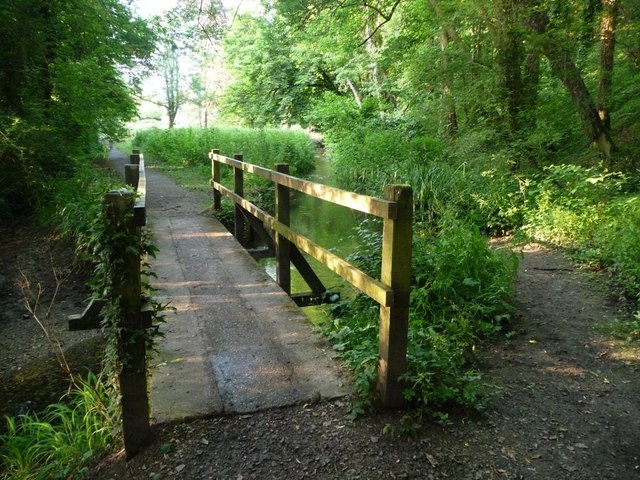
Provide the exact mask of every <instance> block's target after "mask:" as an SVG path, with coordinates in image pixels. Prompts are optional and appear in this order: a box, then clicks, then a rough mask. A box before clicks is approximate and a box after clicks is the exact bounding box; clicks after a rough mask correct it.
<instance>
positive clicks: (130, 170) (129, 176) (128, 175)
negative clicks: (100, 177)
mask: <svg viewBox="0 0 640 480" xmlns="http://www.w3.org/2000/svg"><path fill="white" fill-rule="evenodd" d="M139 161H140V157H138V162H139ZM124 181H125V183H126V184H127V185H129V186H130V187H131V188H133V189H134V190H137V188H138V183H139V182H140V165H139V163H138V164H135V163H130V164H128V165H125V166H124Z"/></svg>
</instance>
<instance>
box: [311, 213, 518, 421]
mask: <svg viewBox="0 0 640 480" xmlns="http://www.w3.org/2000/svg"><path fill="white" fill-rule="evenodd" d="M361 235H362V236H364V237H365V238H363V240H364V241H363V242H362V243H363V245H366V250H362V251H360V252H357V254H356V255H354V256H353V257H352V261H354V262H355V263H357V265H358V266H359V267H360V268H363V269H364V270H365V271H367V272H368V273H370V274H372V275H377V271H378V270H379V265H380V258H379V254H378V252H379V251H380V249H379V248H378V247H379V245H380V241H381V240H380V235H379V234H377V233H375V232H373V231H372V230H371V229H370V228H368V226H367V227H366V228H364V229H363V231H362V232H361ZM413 248H414V257H413V275H412V288H411V301H410V322H409V349H408V354H407V359H408V371H407V373H406V374H405V375H404V381H405V382H406V384H407V389H406V390H405V392H404V393H405V396H406V398H407V399H408V400H410V401H411V402H413V403H415V404H417V405H419V406H421V407H423V408H425V409H426V410H427V411H429V412H431V413H432V414H435V413H437V412H438V410H439V409H441V408H443V407H445V406H447V405H449V404H457V405H462V406H465V407H470V408H480V407H481V406H482V401H483V398H484V397H483V396H482V395H481V392H482V390H483V386H482V384H481V383H480V382H479V380H480V375H479V374H478V373H477V372H476V371H475V370H474V369H473V367H472V365H470V364H469V362H468V357H469V354H470V352H472V351H473V349H474V348H475V345H476V343H477V342H478V341H479V340H480V339H482V338H486V337H487V336H488V335H491V334H494V333H495V332H497V331H499V330H500V328H501V326H502V324H503V323H504V321H505V320H507V319H508V318H509V312H510V311H511V309H510V306H509V304H508V298H509V294H510V285H511V281H512V279H513V276H514V275H515V271H516V267H517V259H516V257H515V256H514V255H513V254H503V253H501V252H496V251H494V250H492V249H490V248H489V245H488V242H487V240H486V239H485V238H484V237H483V236H482V234H481V233H480V230H479V229H478V228H477V227H475V226H473V225H469V224H467V223H465V222H462V221H459V220H456V219H454V218H452V217H451V216H449V215H447V216H444V217H442V219H441V220H440V222H439V224H438V226H437V227H436V228H434V226H433V225H425V224H417V225H416V226H415V228H414V246H413ZM374 252H375V253H374ZM334 313H335V314H336V318H335V319H334V320H333V321H332V322H327V323H325V324H324V325H323V326H322V328H323V329H324V331H325V333H327V335H328V337H329V339H330V340H331V341H332V343H333V345H334V348H336V350H338V351H339V352H340V354H341V356H342V358H344V359H345V361H346V362H347V363H348V364H349V365H350V366H351V367H352V368H353V369H354V370H355V371H356V373H357V375H358V380H357V383H356V386H357V388H358V390H359V391H360V392H361V393H364V392H370V391H371V389H372V387H373V384H374V380H375V377H376V367H377V354H378V340H377V335H378V307H377V305H376V304H375V303H374V302H373V301H372V300H370V299H368V298H367V297H364V296H362V295H360V296H358V297H356V299H355V300H354V301H353V302H351V303H349V304H347V305H344V304H343V305H340V306H339V307H338V308H334Z"/></svg>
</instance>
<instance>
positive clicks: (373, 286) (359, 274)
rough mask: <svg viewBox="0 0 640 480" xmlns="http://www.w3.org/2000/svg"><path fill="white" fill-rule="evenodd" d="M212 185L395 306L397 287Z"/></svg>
mask: <svg viewBox="0 0 640 480" xmlns="http://www.w3.org/2000/svg"><path fill="white" fill-rule="evenodd" d="M211 186H212V187H213V188H215V189H216V190H218V191H219V192H221V193H222V194H223V195H225V196H226V197H229V198H231V199H232V200H233V201H234V202H235V203H236V204H238V205H240V206H241V207H242V208H244V209H245V210H246V211H248V212H249V213H251V214H252V215H253V216H254V217H257V218H259V219H260V220H262V221H263V222H264V223H266V224H267V225H268V226H269V227H271V229H272V230H274V231H276V232H278V233H279V234H281V235H282V236H283V237H285V238H286V239H287V240H289V241H290V242H291V243H293V244H294V245H296V246H297V247H298V248H300V249H301V250H304V251H305V252H306V253H308V254H309V255H311V256H312V257H313V258H315V259H316V260H318V261H319V262H320V263H323V264H325V265H326V266H327V267H328V268H329V269H331V270H332V271H333V272H335V273H337V274H338V275H340V276H341V277H342V278H344V279H345V280H347V281H348V282H349V283H351V284H352V285H353V286H354V287H356V288H357V289H358V290H360V291H361V292H362V293H364V294H366V295H368V296H369V297H371V298H372V299H373V300H375V301H376V302H377V303H378V304H379V305H382V306H385V307H391V306H393V290H391V288H389V287H388V286H386V285H385V284H384V283H382V282H380V281H378V280H376V279H375V278H372V277H370V276H369V275H367V274H366V273H364V272H363V271H362V270H360V269H358V268H356V267H354V266H353V265H351V264H350V263H348V262H347V261H346V260H343V259H342V258H340V257H338V256H337V255H335V254H334V253H331V252H330V251H329V250H327V249H326V248H323V247H321V246H320V245H318V244H316V243H315V242H313V240H311V239H309V238H307V237H305V236H304V235H300V234H299V233H296V232H294V231H293V230H292V229H291V228H289V227H288V226H286V225H284V224H282V223H280V222H278V221H277V220H276V219H275V218H274V217H272V216H271V215H269V214H268V213H267V212H265V211H264V210H262V209H260V208H258V207H256V206H255V205H254V204H253V203H251V202H249V201H248V200H246V199H245V198H243V197H241V196H239V195H237V194H235V193H233V191H232V190H230V189H229V188H227V187H225V186H224V185H222V184H220V183H218V182H214V181H213V180H211Z"/></svg>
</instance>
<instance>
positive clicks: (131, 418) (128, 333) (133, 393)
mask: <svg viewBox="0 0 640 480" xmlns="http://www.w3.org/2000/svg"><path fill="white" fill-rule="evenodd" d="M134 197H135V195H134V193H133V192H132V191H118V190H116V191H112V192H109V193H107V194H106V195H105V197H104V203H105V206H106V211H107V218H108V219H109V220H110V222H111V225H112V227H113V228H122V229H123V232H121V233H122V234H124V235H125V238H132V237H133V238H139V233H138V231H137V227H136V226H135V222H134V217H133V204H134ZM124 218H126V221H125V222H123V221H122V219H124ZM117 226H120V227H117ZM119 250H120V251H116V253H115V254H116V256H117V258H121V259H122V260H123V266H122V267H123V271H122V275H117V276H116V278H115V279H114V280H115V282H114V291H113V295H114V298H120V299H121V305H122V311H123V317H124V318H123V322H124V324H123V327H124V328H123V332H122V334H121V337H120V345H118V350H119V351H120V352H123V355H124V358H123V366H122V371H121V372H120V374H119V375H118V381H119V383H120V393H121V400H120V402H121V406H122V433H123V437H124V448H125V453H126V456H127V458H131V457H132V456H133V455H135V454H136V453H138V452H139V451H140V450H141V449H142V447H143V446H144V445H145V444H146V443H147V442H148V439H149V435H150V427H149V398H148V394H147V365H146V345H145V335H143V334H142V333H141V331H142V329H143V323H142V316H141V284H140V256H139V254H138V253H136V252H135V251H132V250H131V249H128V248H127V245H126V244H123V245H122V246H121V248H120V249H119Z"/></svg>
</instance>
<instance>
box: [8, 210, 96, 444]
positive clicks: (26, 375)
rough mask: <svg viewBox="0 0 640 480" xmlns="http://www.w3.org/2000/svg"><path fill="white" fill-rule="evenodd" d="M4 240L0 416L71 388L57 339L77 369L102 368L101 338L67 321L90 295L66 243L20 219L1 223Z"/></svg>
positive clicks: (29, 407) (55, 398) (31, 406)
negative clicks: (58, 354)
mask: <svg viewBox="0 0 640 480" xmlns="http://www.w3.org/2000/svg"><path fill="white" fill-rule="evenodd" d="M0 245H2V249H1V250H0V416H4V415H17V414H20V413H26V412H28V411H36V412H37V411H41V410H42V409H44V407H45V406H47V405H49V404H51V403H55V402H57V401H59V400H60V398H61V396H62V395H63V394H64V393H65V392H66V391H67V390H68V388H69V384H70V381H69V376H68V373H67V372H66V371H65V370H64V369H63V368H62V367H61V366H60V364H59V362H58V360H57V358H56V355H55V353H54V352H55V351H57V350H58V348H57V347H55V345H56V344H57V343H59V344H60V347H61V349H62V350H63V351H64V352H65V358H66V359H67V362H68V363H69V366H70V368H71V372H72V373H73V374H80V375H83V374H85V373H86V372H87V371H88V370H92V371H99V370H100V362H101V351H102V344H103V342H102V337H101V335H100V333H99V332H96V331H83V332H70V331H69V330H68V328H67V315H71V314H74V313H81V312H82V310H83V309H84V304H85V302H86V299H87V298H88V296H89V290H88V288H87V287H86V285H85V283H86V280H87V272H86V271H83V270H82V269H81V268H79V267H78V265H77V262H75V260H74V258H75V257H74V252H73V249H72V248H71V247H70V245H69V244H68V243H67V242H65V241H63V240H61V239H60V238H59V236H57V235H55V234H53V233H51V231H50V229H48V228H46V227H36V226H34V225H33V221H32V220H31V219H22V221H20V222H17V223H14V224H13V225H10V226H6V227H3V228H0ZM38 295H39V301H38V302H37V304H36V302H35V299H36V297H37V296H38ZM25 301H28V303H29V304H30V305H31V308H32V309H33V310H34V313H35V314H36V317H37V319H38V320H39V321H40V322H41V323H42V326H43V327H44V328H45V329H46V331H47V334H48V335H49V339H48V338H47V335H46V334H45V330H44V329H43V328H42V327H41V326H40V325H39V324H38V322H37V321H36V317H34V315H32V314H31V313H30V312H29V309H28V308H27V306H26V303H25ZM4 428H5V425H4V422H2V423H1V425H0V431H2V430H3V429H4Z"/></svg>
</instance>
